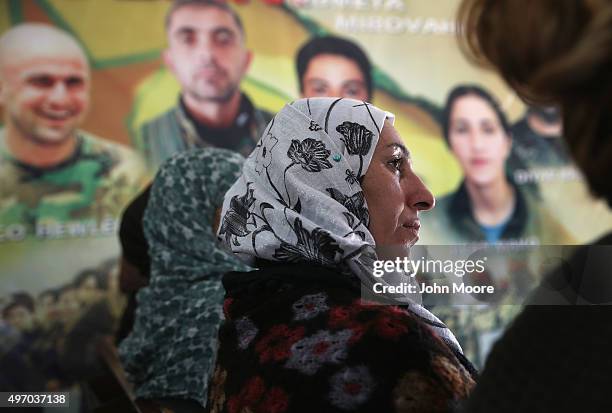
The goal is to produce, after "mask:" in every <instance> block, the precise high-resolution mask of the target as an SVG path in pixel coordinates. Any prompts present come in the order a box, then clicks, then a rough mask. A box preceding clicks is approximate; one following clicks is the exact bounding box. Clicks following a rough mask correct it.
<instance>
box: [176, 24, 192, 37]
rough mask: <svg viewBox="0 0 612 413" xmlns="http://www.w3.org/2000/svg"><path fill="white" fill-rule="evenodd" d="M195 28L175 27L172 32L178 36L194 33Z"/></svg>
mask: <svg viewBox="0 0 612 413" xmlns="http://www.w3.org/2000/svg"><path fill="white" fill-rule="evenodd" d="M195 31H196V29H195V27H191V26H182V27H179V28H178V29H176V30H175V31H174V33H173V35H174V36H179V35H183V34H188V33H195Z"/></svg>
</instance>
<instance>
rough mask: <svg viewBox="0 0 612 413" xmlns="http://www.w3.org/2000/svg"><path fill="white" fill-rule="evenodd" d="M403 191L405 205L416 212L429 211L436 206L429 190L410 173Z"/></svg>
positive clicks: (419, 179)
mask: <svg viewBox="0 0 612 413" xmlns="http://www.w3.org/2000/svg"><path fill="white" fill-rule="evenodd" d="M404 191H405V194H406V205H408V206H409V207H410V208H413V209H416V210H417V211H429V210H430V209H432V208H433V207H434V206H435V204H436V199H435V198H434V196H433V194H432V193H431V191H430V190H429V188H427V186H426V185H425V183H424V182H423V181H422V180H421V178H419V177H418V176H417V175H416V174H415V173H414V172H410V177H409V179H406V181H405V187H404Z"/></svg>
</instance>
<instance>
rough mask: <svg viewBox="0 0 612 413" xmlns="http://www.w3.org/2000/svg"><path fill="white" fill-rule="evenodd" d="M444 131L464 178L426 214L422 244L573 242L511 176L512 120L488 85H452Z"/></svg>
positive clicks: (444, 118) (443, 120)
mask: <svg viewBox="0 0 612 413" xmlns="http://www.w3.org/2000/svg"><path fill="white" fill-rule="evenodd" d="M442 131H443V134H444V138H445V140H446V142H447V143H448V145H449V147H450V150H451V151H452V153H453V155H455V157H456V158H457V160H458V162H459V165H460V166H461V169H462V170H463V173H464V177H465V178H464V181H463V182H462V183H461V185H460V186H459V188H458V189H457V190H456V191H455V192H454V193H452V194H450V195H447V196H444V197H442V198H439V199H438V200H437V204H436V208H435V209H434V210H433V211H432V213H431V214H425V215H424V219H423V228H424V231H423V233H424V235H423V237H422V238H421V243H423V244H465V243H489V244H495V243H498V242H504V243H514V244H531V245H534V244H568V243H573V242H572V241H573V240H572V239H571V237H570V236H569V234H568V233H567V232H566V231H565V229H564V228H563V227H562V226H561V225H560V224H559V223H558V222H557V221H556V220H555V219H554V218H553V217H552V216H551V215H550V214H549V213H548V212H547V211H546V210H545V209H543V208H541V207H539V206H538V205H537V203H536V202H535V200H534V199H532V196H531V195H530V194H528V193H526V192H525V191H523V190H522V189H521V188H520V187H518V186H516V185H515V184H514V183H513V181H512V179H511V178H509V177H508V175H507V173H506V161H507V160H508V157H509V155H510V152H511V148H512V136H511V132H510V125H509V123H508V120H507V119H506V115H505V114H504V112H503V111H502V110H501V108H500V107H499V104H498V103H497V101H496V100H495V99H494V98H493V97H492V96H491V95H490V94H489V93H488V92H487V91H486V90H484V89H483V88H481V87H479V86H476V85H460V86H456V87H455V88H454V89H453V90H451V92H450V93H449V95H448V98H447V100H446V105H445V107H444V111H443V115H442Z"/></svg>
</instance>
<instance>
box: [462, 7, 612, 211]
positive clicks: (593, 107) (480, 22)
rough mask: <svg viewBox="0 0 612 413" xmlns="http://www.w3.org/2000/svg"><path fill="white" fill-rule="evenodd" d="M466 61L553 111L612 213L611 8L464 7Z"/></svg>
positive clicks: (594, 189) (590, 181)
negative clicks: (556, 108)
mask: <svg viewBox="0 0 612 413" xmlns="http://www.w3.org/2000/svg"><path fill="white" fill-rule="evenodd" d="M457 27H458V28H459V30H458V32H459V35H460V45H461V48H462V49H463V51H464V53H465V54H466V56H467V57H468V58H469V59H470V60H472V61H473V62H476V63H477V64H480V65H481V66H485V67H491V68H494V69H496V70H497V71H498V72H499V73H500V74H501V76H502V77H503V78H504V80H505V81H506V82H507V83H508V85H510V86H511V87H512V88H513V89H514V90H515V91H516V92H517V93H518V94H519V96H520V97H521V98H523V99H524V100H525V101H527V102H528V103H530V104H558V105H560V107H561V112H562V117H563V138H564V139H565V141H566V143H567V146H568V148H569V151H570V153H571V155H572V157H573V158H574V160H575V162H576V164H577V165H578V167H579V168H580V169H581V170H582V171H583V172H584V175H585V178H586V180H587V182H588V184H589V187H590V188H591V191H592V192H593V193H594V194H595V195H596V196H600V197H604V198H606V200H607V201H608V204H609V205H610V206H611V207H612V179H610V173H611V172H612V116H611V115H612V114H611V113H610V112H611V111H612V109H611V108H612V3H611V2H610V1H608V0H565V1H555V0H546V1H544V0H542V1H532V0H464V1H463V2H462V4H461V7H460V8H459V14H458V22H457Z"/></svg>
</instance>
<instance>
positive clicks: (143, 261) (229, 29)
mask: <svg viewBox="0 0 612 413" xmlns="http://www.w3.org/2000/svg"><path fill="white" fill-rule="evenodd" d="M165 25H166V33H167V36H168V48H167V49H166V50H164V52H163V59H164V62H165V63H166V66H167V67H168V69H169V70H170V71H171V72H172V73H173V74H174V76H175V77H176V79H177V81H178V82H179V84H180V86H181V93H180V97H179V99H178V103H177V104H176V105H175V106H174V107H172V108H171V109H170V110H168V111H167V112H165V113H163V114H162V115H160V116H159V117H157V118H155V119H153V120H151V121H149V122H147V123H145V124H144V125H143V127H142V129H141V131H140V132H141V134H140V136H139V137H137V141H138V140H139V139H140V141H139V142H137V143H136V145H137V146H140V147H141V150H142V152H143V153H144V156H145V158H146V159H147V163H148V166H149V167H150V168H152V169H153V170H155V171H156V170H157V168H158V167H159V166H160V165H161V164H162V163H163V162H164V161H165V160H166V159H167V158H169V157H170V156H171V155H173V154H176V153H178V152H182V151H185V150H188V149H191V148H195V147H207V146H213V147H218V148H225V149H230V150H232V151H235V152H238V153H240V154H242V155H244V156H248V155H249V154H250V153H251V152H252V151H253V149H254V148H255V145H256V144H257V141H258V140H259V137H260V136H261V135H262V133H263V131H264V129H265V127H266V125H267V124H268V122H269V121H270V119H272V115H271V114H270V113H268V112H266V111H263V110H261V109H257V108H255V107H254V106H253V104H252V103H251V101H250V99H249V98H248V97H247V96H246V95H245V94H244V93H242V92H241V91H240V88H239V87H240V82H241V80H242V78H243V77H244V75H245V74H246V72H247V70H248V68H249V65H250V63H251V59H252V53H251V51H249V50H248V49H247V48H246V45H245V33H244V26H243V25H242V21H241V20H240V17H239V16H238V15H237V14H236V12H235V11H234V10H233V9H232V8H231V7H230V6H229V5H227V4H226V3H225V2H221V1H215V0H175V1H174V2H173V3H172V5H171V6H170V8H169V9H168V12H167V14H166V22H165ZM149 192H150V186H149V187H148V188H147V189H146V190H145V191H143V192H142V193H141V194H140V195H139V196H138V197H137V198H136V199H135V200H134V201H133V202H132V203H131V204H130V205H129V206H128V207H127V208H126V210H125V212H124V214H123V217H122V220H121V228H120V231H119V238H120V241H121V245H122V251H123V257H122V261H121V272H120V285H121V290H122V291H123V292H124V293H127V294H129V295H130V300H129V303H128V308H127V309H126V312H125V314H124V317H123V319H122V322H121V327H120V329H119V332H118V338H119V339H122V338H124V337H125V336H126V335H127V334H129V332H130V330H131V328H132V323H133V320H132V317H133V314H134V309H135V306H136V301H135V292H136V291H138V290H139V289H140V288H142V286H144V285H146V284H147V282H148V278H149V272H150V259H149V256H148V245H147V241H146V239H145V237H144V233H143V229H142V218H143V215H144V211H145V208H146V206H147V203H148V200H149Z"/></svg>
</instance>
